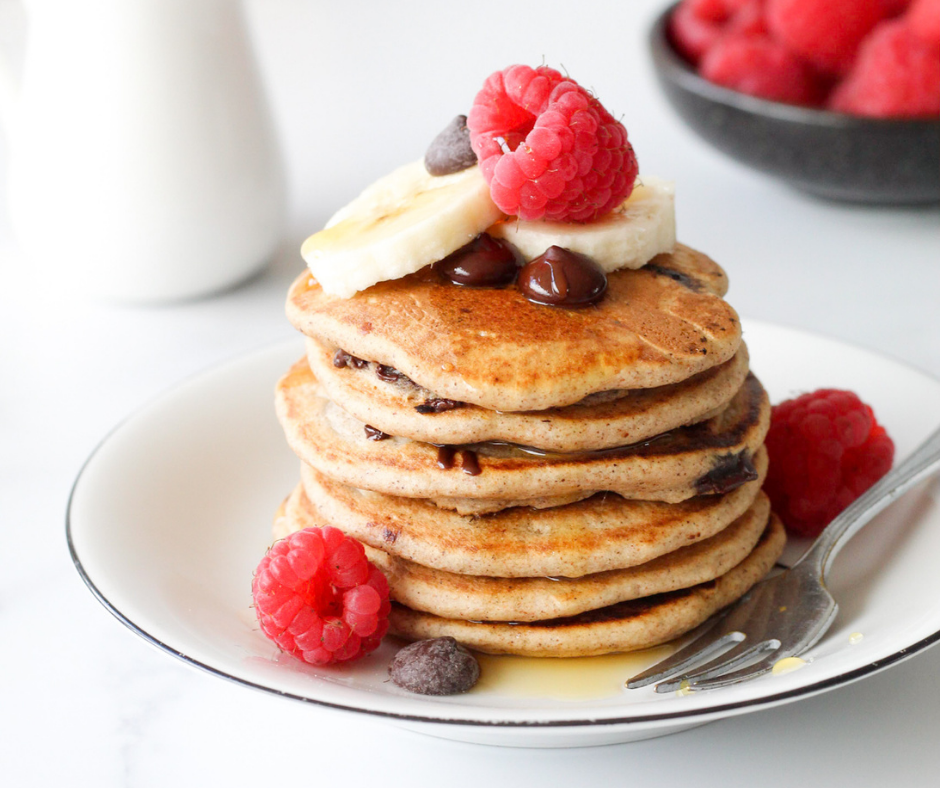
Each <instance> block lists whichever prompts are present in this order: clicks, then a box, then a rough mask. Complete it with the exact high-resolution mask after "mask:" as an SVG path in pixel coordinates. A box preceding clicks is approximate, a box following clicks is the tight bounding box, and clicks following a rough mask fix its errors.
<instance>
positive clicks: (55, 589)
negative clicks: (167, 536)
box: [0, 0, 940, 788]
mask: <svg viewBox="0 0 940 788" xmlns="http://www.w3.org/2000/svg"><path fill="white" fill-rule="evenodd" d="M591 6H592V7H590V8H588V7H586V8H585V9H584V11H583V13H580V14H577V13H575V11H573V10H572V9H571V7H570V5H569V4H563V3H558V2H543V3H526V2H519V3H516V4H512V5H509V4H504V3H496V2H489V1H488V0H487V1H484V2H478V3H475V4H473V6H472V8H470V7H466V8H461V9H459V10H458V9H456V7H453V8H452V7H451V6H444V5H441V4H433V3H431V2H427V1H425V2H419V0H408V1H407V2H399V3H380V2H364V3H360V4H358V5H357V6H356V7H352V4H342V5H341V4H326V3H310V2H301V0H252V2H250V3H249V12H250V18H251V22H252V26H253V33H254V34H255V38H256V42H257V46H258V52H259V56H260V60H261V64H262V68H263V71H264V75H265V78H266V80H267V84H268V88H269V91H270V97H271V101H272V105H273V107H274V110H275V115H276V118H277V121H278V125H279V130H280V133H281V136H282V140H283V144H284V152H285V160H286V162H287V166H288V172H289V178H290V185H291V190H292V193H291V221H290V232H289V233H288V236H287V237H286V238H285V242H284V247H283V253H282V254H281V255H280V256H279V257H278V259H277V260H275V261H274V263H273V264H272V265H271V266H270V267H269V268H268V269H267V270H266V272H265V273H264V274H262V275H261V276H259V277H257V278H255V279H254V280H252V281H250V282H248V283H247V284H245V285H243V286H242V287H239V288H237V289H235V290H233V291H230V292H227V293H224V294H221V295H218V296H216V297H214V298H211V299H205V300H201V301H195V302H191V303H184V304H176V305H170V306H164V307H150V308H140V307H126V306H120V305H111V304H102V303H93V302H88V301H83V300H81V299H78V298H75V297H73V296H72V295H71V294H69V293H68V292H64V291H63V290H62V289H61V288H60V287H58V286H57V279H56V276H55V273H54V272H55V270H56V267H57V266H59V265H62V264H67V262H68V261H67V255H66V254H65V253H64V252H63V251H61V250H57V251H56V252H54V253H53V252H50V255H49V257H48V259H42V260H27V259H25V258H24V257H23V256H22V255H21V254H20V253H19V252H18V251H17V249H16V247H15V244H14V242H13V239H12V238H11V236H10V231H9V226H8V223H7V220H6V206H5V203H4V202H2V198H0V783H2V784H3V785H4V786H7V785H9V786H60V785H68V786H95V788H110V787H111V786H134V787H135V788H136V787H137V786H163V785H186V786H188V785H243V784H257V783H259V782H260V781H261V780H271V781H272V782H280V781H290V783H291V784H294V785H304V784H312V783H314V782H316V783H327V784H330V783H334V784H335V782H336V781H339V780H352V783H353V784H366V783H365V780H366V779H367V778H368V779H369V781H370V784H381V785H389V786H394V785H402V786H404V785H406V784H407V785H424V784H438V783H442V784H445V785H453V786H464V785H466V786H470V785H474V786H476V785H479V784H481V783H484V782H485V783H487V784H491V785H507V786H508V785H530V784H531V785H535V784H540V785H584V784H597V785H608V784H627V785H633V784H636V785H641V784H656V785H660V786H679V785H698V786H719V785H721V786H724V785H729V784H730V785H735V784H740V785H751V784H760V785H762V786H784V785H786V786H791V785H810V786H815V785H827V786H855V787H856V788H858V787H861V786H872V787H874V786H884V785H886V784H895V785H902V786H915V787H917V786H926V785H932V784H933V778H934V777H935V774H936V772H937V770H938V768H940V751H938V749H937V747H936V740H937V737H938V736H940V679H938V676H940V649H931V650H928V651H927V652H925V653H922V654H919V655H917V656H915V657H913V658H912V659H910V660H909V661H906V662H903V663H901V664H899V665H897V666H896V667H894V668H892V669H890V670H888V671H886V672H884V673H880V674H878V675H876V676H873V677H871V678H869V679H866V680H864V681H862V682H859V683H856V684H853V685H850V686H848V687H844V688H841V689H839V690H836V691H833V692H830V693H828V694H825V695H822V696H818V697H815V698H811V699H809V700H804V701H801V702H799V703H796V704H791V705H789V706H786V707H783V708H780V709H775V710H770V711H765V712H758V713H755V714H751V715H746V716H742V717H738V718H735V719H729V720H725V721H722V722H718V723H714V724H711V725H708V726H705V727H702V728H699V729H696V730H693V731H688V732H685V733H682V734H678V735H675V736H672V737H666V738H663V739H659V740H652V741H647V742H640V743H635V744H629V745H618V746H610V747H603V748H595V749H592V750H556V751H533V750H505V749H500V748H487V747H478V746H473V745H463V744H455V743H451V742H444V741H439V740H435V739H430V738H426V737H422V736H420V735H417V734H411V733H406V732H403V731H400V730H398V729H396V728H393V727H390V726H387V725H385V724H382V723H379V722H376V721H373V720H368V719H363V718H360V717H358V716H353V715H347V714H341V713H336V712H331V711H329V710H325V709H318V708H313V707H309V706H306V705H303V704H297V703H291V702H287V701H283V700H279V699H277V698H273V697H268V696H266V695H263V694H261V693H257V692H252V691H249V690H246V689H243V688H240V687H236V686H234V685H230V684H228V683H226V682H224V681H221V680H219V679H217V678H213V677H210V676H207V675H204V674H201V673H198V672H196V671H193V670H191V669H188V668H187V667H186V666H184V665H183V664H181V663H179V662H177V661H175V660H173V659H171V658H169V657H167V656H166V655H165V654H163V653H159V652H157V651H156V650H154V649H152V648H151V647H150V646H148V645H147V644H145V643H144V642H143V641H142V640H140V639H138V638H137V637H135V636H134V635H133V634H131V633H130V632H129V631H128V630H126V629H125V628H124V627H122V626H121V625H120V624H119V623H118V622H117V621H115V620H114V619H113V618H112V617H111V616H110V615H109V614H108V613H107V612H106V611H105V610H104V609H103V608H102V607H101V606H100V605H99V604H98V602H97V601H95V599H94V598H93V597H92V596H91V594H89V593H88V591H87V590H86V588H85V587H84V585H83V584H82V582H81V580H80V579H79V577H78V575H77V573H76V572H75V570H74V568H73V567H72V566H71V565H70V560H69V555H68V550H67V547H66V543H65V531H64V514H65V507H66V502H67V498H68V493H69V489H70V486H71V483H72V481H73V479H74V477H75V475H76V473H77V472H78V470H79V468H80V467H81V464H82V462H83V460H84V459H85V457H86V456H87V455H88V454H89V453H90V452H91V451H92V450H93V449H94V447H95V446H96V445H97V443H98V442H99V440H100V439H101V438H102V437H103V436H104V435H105V434H106V433H107V432H108V430H109V429H111V428H112V427H113V426H114V425H115V424H116V423H117V422H118V421H120V420H121V419H122V418H124V417H125V416H127V415H128V414H130V413H132V412H134V411H135V410H137V409H138V408H139V407H141V406H142V405H143V404H145V403H147V402H148V401H150V400H152V399H154V398H155V397H157V396H159V394H160V393H161V392H162V391H164V390H166V389H167V388H169V387H170V386H171V385H173V384H174V383H175V382H176V381H178V380H180V379H181V378H184V377H186V376H188V375H191V374H194V373H196V372H198V371H200V370H202V369H205V368H206V367H208V366H210V365H212V364H215V363H217V362H219V361H221V360H224V359H228V358H232V357H234V356H237V355H240V354H242V353H244V352H247V351H249V350H251V349H254V348H257V347H261V346H263V345H266V344H268V343H270V342H273V341H276V340H279V339H282V338H285V337H290V336H291V335H292V333H293V331H292V329H291V328H290V327H289V326H288V325H287V323H286V321H285V319H284V318H283V316H282V302H283V298H284V293H285V290H286V287H287V284H288V283H289V281H290V280H291V278H292V277H293V275H294V274H295V273H296V272H297V271H298V270H299V267H300V261H299V258H298V255H297V252H296V249H297V248H298V245H299V241H300V240H301V238H302V237H303V235H304V234H306V233H307V232H309V231H311V230H314V229H316V228H317V227H318V226H319V225H320V224H322V222H323V221H324V219H325V218H326V217H327V216H328V215H329V214H330V212H331V211H332V210H333V209H334V208H335V207H337V206H338V205H340V204H341V203H342V202H343V201H345V200H346V199H347V198H349V197H351V196H352V195H354V194H355V193H356V192H357V190H358V189H360V188H361V187H362V186H363V185H365V184H366V183H367V182H369V181H370V180H372V179H373V178H375V177H377V176H378V175H380V174H382V173H384V172H385V171H387V170H388V169H390V168H391V167H392V166H394V165H396V164H398V163H401V162H403V161H407V160H410V159H414V158H418V157H419V156H420V155H421V154H422V153H423V150H424V147H425V145H426V143H427V141H428V140H429V139H430V138H432V137H433V136H434V134H435V133H436V132H437V131H438V129H439V128H440V127H442V126H443V125H444V124H445V123H446V122H447V121H448V120H449V119H450V118H451V117H452V116H453V115H454V114H456V113H457V112H460V111H464V110H465V108H466V106H467V104H468V103H469V101H470V100H471V99H472V96H473V94H474V92H475V90H476V89H477V87H478V85H479V83H480V82H481V81H482V79H483V78H484V77H485V76H486V75H487V74H488V73H490V72H491V71H493V70H495V69H496V68H500V67H503V66H505V65H508V64H509V63H511V62H529V63H533V64H534V63H538V62H541V61H542V59H543V57H544V59H545V61H546V62H548V63H550V64H552V65H559V64H562V65H563V66H564V67H565V68H567V70H568V71H569V72H570V73H571V74H572V76H574V77H575V78H577V79H579V80H581V81H582V82H584V83H586V84H588V85H590V86H592V87H593V88H594V89H595V90H596V92H597V93H598V95H599V96H600V97H601V98H602V100H603V101H604V102H605V104H606V105H607V106H609V107H610V108H611V109H612V110H613V111H614V112H615V113H618V114H621V113H622V115H623V118H624V121H625V123H626V125H627V127H628V129H629V132H630V136H631V139H632V140H633V142H634V144H635V147H636V149H637V151H638V155H639V158H640V162H641V168H642V169H643V170H644V171H646V172H650V173H656V174H660V175H663V176H666V177H671V178H674V179H676V181H677V182H678V195H679V199H678V210H679V227H680V236H681V237H682V239H683V240H685V241H686V242H687V243H690V244H692V245H695V246H698V247H700V248H702V249H704V250H706V251H708V252H709V253H710V254H711V255H712V256H714V257H715V258H716V259H717V260H718V261H720V262H721V263H722V265H724V266H725V268H726V269H727V270H728V272H729V275H730V278H731V283H732V286H731V291H730V293H729V300H731V302H732V303H733V304H734V305H735V306H736V307H737V309H738V310H739V312H741V313H742V314H743V315H744V316H753V317H760V318H763V319H765V320H770V321H775V322H778V323H783V324H787V325H793V326H798V327H801V328H804V329H807V330H811V331H815V332H820V333H823V334H827V335H830V336H835V337H839V338H842V339H844V340H848V341H850V342H853V343H856V344H859V345H862V346H865V347H869V348H872V349H875V350H877V351H879V352H881V353H884V354H888V355H892V356H894V357H896V358H899V359H901V360H903V361H905V362H907V363H909V364H911V365H913V366H916V367H919V368H921V369H923V370H924V371H926V372H928V373H930V374H932V375H934V376H936V377H940V310H938V308H937V304H938V300H940V255H938V252H940V212H938V210H937V209H936V208H929V209H885V208H860V207H852V206H841V205H834V204H829V203H823V202H820V201H817V200H814V199H811V198H808V197H806V196H803V195H801V194H797V193H794V192H792V191H790V190H788V189H787V188H785V187H783V186H780V185H778V184H776V183H774V182H771V181H769V180H767V179H765V178H764V177H762V176H760V175H758V174H755V173H752V172H750V171H747V170H745V169H743V168H741V167H739V166H737V165H735V164H734V163H732V162H730V161H728V160H726V159H725V158H723V157H721V156H719V155H718V154H717V153H714V152H712V151H711V150H710V149H708V148H707V147H706V146H705V145H704V144H703V143H701V142H699V141H698V140H697V139H696V138H694V137H693V136H692V135H691V134H690V133H689V132H687V131H686V130H685V129H684V128H683V127H682V126H681V125H680V124H679V121H678V120H677V118H676V117H675V116H674V115H673V114H672V113H671V112H670V110H669V109H668V107H667V106H666V105H665V103H664V101H663V99H662V98H661V97H660V96H659V94H658V93H657V91H656V88H655V85H654V83H653V79H652V75H651V72H650V67H649V65H648V61H647V58H646V54H645V51H644V43H643V36H644V30H645V28H646V26H647V25H648V22H649V20H650V18H651V16H652V14H653V13H654V12H655V10H656V8H657V7H658V6H659V3H657V2H647V1H646V0H643V2H639V1H633V2H620V3H614V2H598V3H595V4H591ZM19 21H20V20H19V16H18V13H17V12H16V10H15V9H13V8H12V4H11V2H10V0H0V25H2V26H3V27H0V31H2V36H0V45H2V46H5V45H6V44H10V43H12V44H13V46H12V47H10V48H12V49H16V45H17V43H18V42H19V36H20V35H21V32H20V30H19ZM392 79H394V81H392ZM67 127H68V122H67V118H66V119H63V133H67ZM6 165H7V153H6V139H5V137H3V136H0V183H2V182H3V180H4V173H5V172H6ZM128 253H129V254H133V250H128ZM754 364H755V367H757V366H759V359H754ZM168 494H171V492H168ZM360 780H361V783H360Z"/></svg>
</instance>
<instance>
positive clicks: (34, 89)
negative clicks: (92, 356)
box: [0, 0, 285, 301]
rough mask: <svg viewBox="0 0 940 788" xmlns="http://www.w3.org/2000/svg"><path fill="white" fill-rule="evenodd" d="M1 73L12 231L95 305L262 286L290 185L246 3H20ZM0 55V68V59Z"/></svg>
mask: <svg viewBox="0 0 940 788" xmlns="http://www.w3.org/2000/svg"><path fill="white" fill-rule="evenodd" d="M24 5H25V10H26V22H27V40H26V53H25V61H24V64H23V77H22V80H21V83H20V84H17V85H15V84H13V82H14V80H13V79H12V77H11V75H10V73H9V68H8V67H6V66H8V64H6V63H0V66H3V67H0V83H2V84H0V99H2V101H0V116H2V118H0V119H3V120H4V123H5V125H6V127H7V130H8V138H9V140H10V151H11V156H10V182H9V185H8V186H9V206H10V218H11V221H12V224H13V230H14V232H15V234H16V236H17V239H18V240H19V242H20V245H21V246H22V247H23V249H24V250H25V251H26V252H27V253H28V254H29V256H30V257H31V258H32V259H33V261H34V262H35V264H37V265H42V266H45V267H47V268H48V270H49V272H50V274H51V275H54V276H55V277H57V280H58V281H60V282H63V283H66V284H67V286H69V287H75V288H77V289H79V290H81V291H84V292H86V293H90V294H93V295H97V296H101V297H105V298H109V299H117V300H128V301H163V300H174V299H181V298H190V297H194V296H199V295H204V294H206V293H210V292H212V291H215V290H219V289H221V288H224V287H227V286H229V285H232V284H234V283H236V282H238V281H239V280H241V279H244V278H245V277H247V276H249V275H250V274H252V273H253V272H255V271H257V270H259V269H260V268H261V267H262V266H263V265H264V264H265V263H266V262H267V260H268V259H269V258H270V257H271V255H272V254H273V252H274V250H275V249H276V246H277V244H278V241H279V239H280V235H281V231H282V221H283V218H284V203H285V198H284V177H283V172H282V167H281V161H280V156H279V154H278V149H277V145H276V141H275V135H274V133H273V129H272V124H271V121H270V117H269V113H268V109H267V106H266V104H265V100H264V95H263V91H262V88H261V84H260V79H259V76H258V73H257V70H256V66H255V62H254V59H253V56H252V53H251V48H250V44H249V41H248V38H247V35H246V31H245V23H244V18H243V11H242V6H241V2H240V0H24ZM0 54H2V53H0Z"/></svg>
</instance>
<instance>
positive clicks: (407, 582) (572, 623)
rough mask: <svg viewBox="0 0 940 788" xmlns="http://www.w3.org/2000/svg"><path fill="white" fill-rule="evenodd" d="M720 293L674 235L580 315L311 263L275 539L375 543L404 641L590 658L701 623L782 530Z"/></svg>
mask: <svg viewBox="0 0 940 788" xmlns="http://www.w3.org/2000/svg"><path fill="white" fill-rule="evenodd" d="M726 290H727V277H726V276H725V273H724V272H723V271H722V270H721V268H720V267H719V266H718V265H716V264H715V263H714V262H713V261H711V260H710V259H709V258H707V257H706V256H705V255H703V254H700V253H698V252H696V251H694V250H692V249H689V248H688V247H684V246H681V245H679V246H677V247H676V249H675V251H674V252H673V253H671V254H661V255H658V256H657V257H655V258H654V259H653V260H652V261H651V262H650V263H648V264H647V265H645V266H644V267H642V268H640V269H638V270H620V271H615V272H613V273H611V274H609V281H608V290H607V293H606V295H605V296H604V298H603V299H602V300H601V301H600V302H599V303H598V304H597V305H595V306H591V307H587V308H584V309H566V308H558V307H551V306H543V305H538V304H534V303H531V302H530V301H528V300H526V298H525V297H524V295H523V294H522V292H521V291H520V290H519V289H518V288H516V287H512V286H509V287H504V288H495V289H485V288H480V289H478V288H466V287H458V286H456V285H454V284H452V283H450V282H448V281H446V280H445V279H444V278H443V277H441V276H439V275H438V274H437V273H436V271H435V270H434V269H433V267H432V268H427V269H424V270H422V271H420V272H418V273H417V274H412V275H409V276H407V277H404V278H402V279H398V280H394V281H387V282H381V283H379V284H377V285H375V286H373V287H371V288H369V289H368V290H365V291H363V292H360V293H357V294H356V295H355V296H353V297H352V298H349V299H341V298H337V297H334V296H330V295H327V294H326V293H324V292H323V290H322V289H321V288H320V287H319V285H318V284H317V282H316V281H315V280H314V279H313V278H312V277H311V276H310V274H309V273H305V274H303V275H302V276H301V277H300V278H299V279H297V280H296V281H295V282H294V284H293V285H292V287H291V290H290V293H289V296H288V302H287V313H288V317H289V319H290V320H291V322H292V323H293V325H294V326H296V327H297V328H298V329H299V330H300V331H301V332H303V333H304V334H305V335H306V337H307V353H306V357H305V358H304V359H303V360H301V361H299V362H298V363H297V364H295V365H294V366H293V367H292V368H291V369H290V370H289V372H288V373H287V374H286V375H285V376H284V377H283V378H282V379H281V381H280V382H279V384H278V387H277V412H278V417H279V419H280V421H281V424H282V425H283V427H284V430H285V433H286V436H287V440H288V442H289V444H290V446H291V447H292V448H293V450H294V451H295V453H296V454H297V455H298V457H299V458H300V459H301V483H300V485H299V486H298V487H297V488H296V489H295V490H294V492H293V493H292V494H291V496H290V497H289V498H288V499H287V501H286V502H285V503H284V504H283V505H282V507H281V509H280V510H279V512H278V515H277V517H276V518H275V535H276V536H283V535H284V534H286V533H289V532H290V531H293V530H297V529H301V528H304V527H307V526H311V525H326V524H329V525H333V526H335V527H337V528H340V529H342V530H343V531H345V532H346V533H347V534H349V535H350V536H353V537H355V538H356V539H358V540H359V541H360V542H362V543H363V544H364V545H366V552H367V555H368V557H369V559H370V560H371V561H372V562H373V563H375V564H376V565H377V566H378V567H379V568H381V569H382V571H383V572H384V573H385V574H386V575H387V577H388V579H389V583H390V587H391V597H392V599H393V600H394V604H393V609H392V613H391V616H390V623H391V631H392V632H395V633H397V634H399V635H402V636H404V637H406V638H410V639H418V638H427V637H438V636H443V635H451V636H453V637H455V638H456V639H457V640H459V641H461V642H462V643H464V644H466V645H468V646H470V647H472V648H476V649H478V650H480V651H484V652H489V653H508V654H524V655H530V656H576V655H577V656H581V655H590V654H603V653H609V652H615V651H629V650H634V649H639V648H645V647H648V646H652V645H656V644H659V643H663V642H665V641H668V640H670V639H672V638H674V637H676V636H678V635H680V634H682V633H683V632H686V631H688V630H690V629H692V628H693V627H695V626H697V625H698V624H699V623H701V622H702V621H704V620H705V619H706V618H707V617H708V616H710V615H711V614H712V613H714V612H715V611H717V610H718V609H720V608H721V607H723V606H725V605H727V604H729V603H730V602H732V601H734V600H735V599H737V598H738V597H739V596H741V595H742V594H744V593H745V592H746V591H747V590H748V588H750V587H751V585H753V584H754V583H755V582H756V581H757V580H759V579H760V578H761V577H763V575H764V574H766V573H767V571H768V570H769V569H770V568H771V567H772V566H773V564H774V562H775V561H776V559H777V557H778V556H779V554H780V551H781V550H782V548H783V542H784V535H783V529H782V526H781V525H780V523H779V521H778V520H777V518H776V517H775V516H774V515H773V514H771V512H770V505H769V502H768V500H767V498H766V496H765V495H764V494H763V493H762V492H761V491H760V486H761V483H762V481H763V478H764V475H765V474H766V470H767V455H766V450H765V449H764V448H763V441H764V436H765V434H766V431H767V427H768V424H769V419H770V405H769V402H768V399H767V395H766V393H765V392H764V390H763V388H762V387H761V385H760V383H759V382H758V380H757V378H755V377H754V376H753V375H752V374H751V373H750V372H749V369H748V356H747V349H746V347H745V345H744V344H743V342H742V341H741V329H740V324H739V322H738V318H737V315H736V313H735V312H734V310H733V309H732V308H731V307H730V306H729V305H728V304H727V303H726V302H725V301H724V300H723V298H722V296H723V295H724V294H725V292H726Z"/></svg>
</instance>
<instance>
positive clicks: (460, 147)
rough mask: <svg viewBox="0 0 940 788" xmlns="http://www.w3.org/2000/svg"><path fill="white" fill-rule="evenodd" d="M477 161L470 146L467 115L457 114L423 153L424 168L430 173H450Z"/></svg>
mask: <svg viewBox="0 0 940 788" xmlns="http://www.w3.org/2000/svg"><path fill="white" fill-rule="evenodd" d="M476 163H477V155H476V154H475V153H474V152H473V148H472V147H470V130H469V129H468V128H467V116H466V115H458V116H457V117H456V118H454V119H453V120H452V121H451V122H450V123H449V124H447V127H446V128H445V129H444V130H443V131H442V132H441V133H440V134H438V135H437V136H436V137H435V138H434V140H433V141H432V142H431V145H430V147H429V148H428V150H427V153H425V154H424V168H425V169H426V170H427V171H428V172H429V173H431V175H450V174H451V173H452V172H460V171H461V170H465V169H467V168H468V167H472V166H473V165H474V164H476Z"/></svg>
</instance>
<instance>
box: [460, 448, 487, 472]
mask: <svg viewBox="0 0 940 788" xmlns="http://www.w3.org/2000/svg"><path fill="white" fill-rule="evenodd" d="M460 469H461V470H462V471H463V472H464V473H466V474H467V475H468V476H479V475H480V474H481V473H483V469H482V468H481V467H480V460H479V459H478V458H477V453H476V452H475V451H472V450H471V449H464V450H463V451H462V452H461V453H460Z"/></svg>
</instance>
